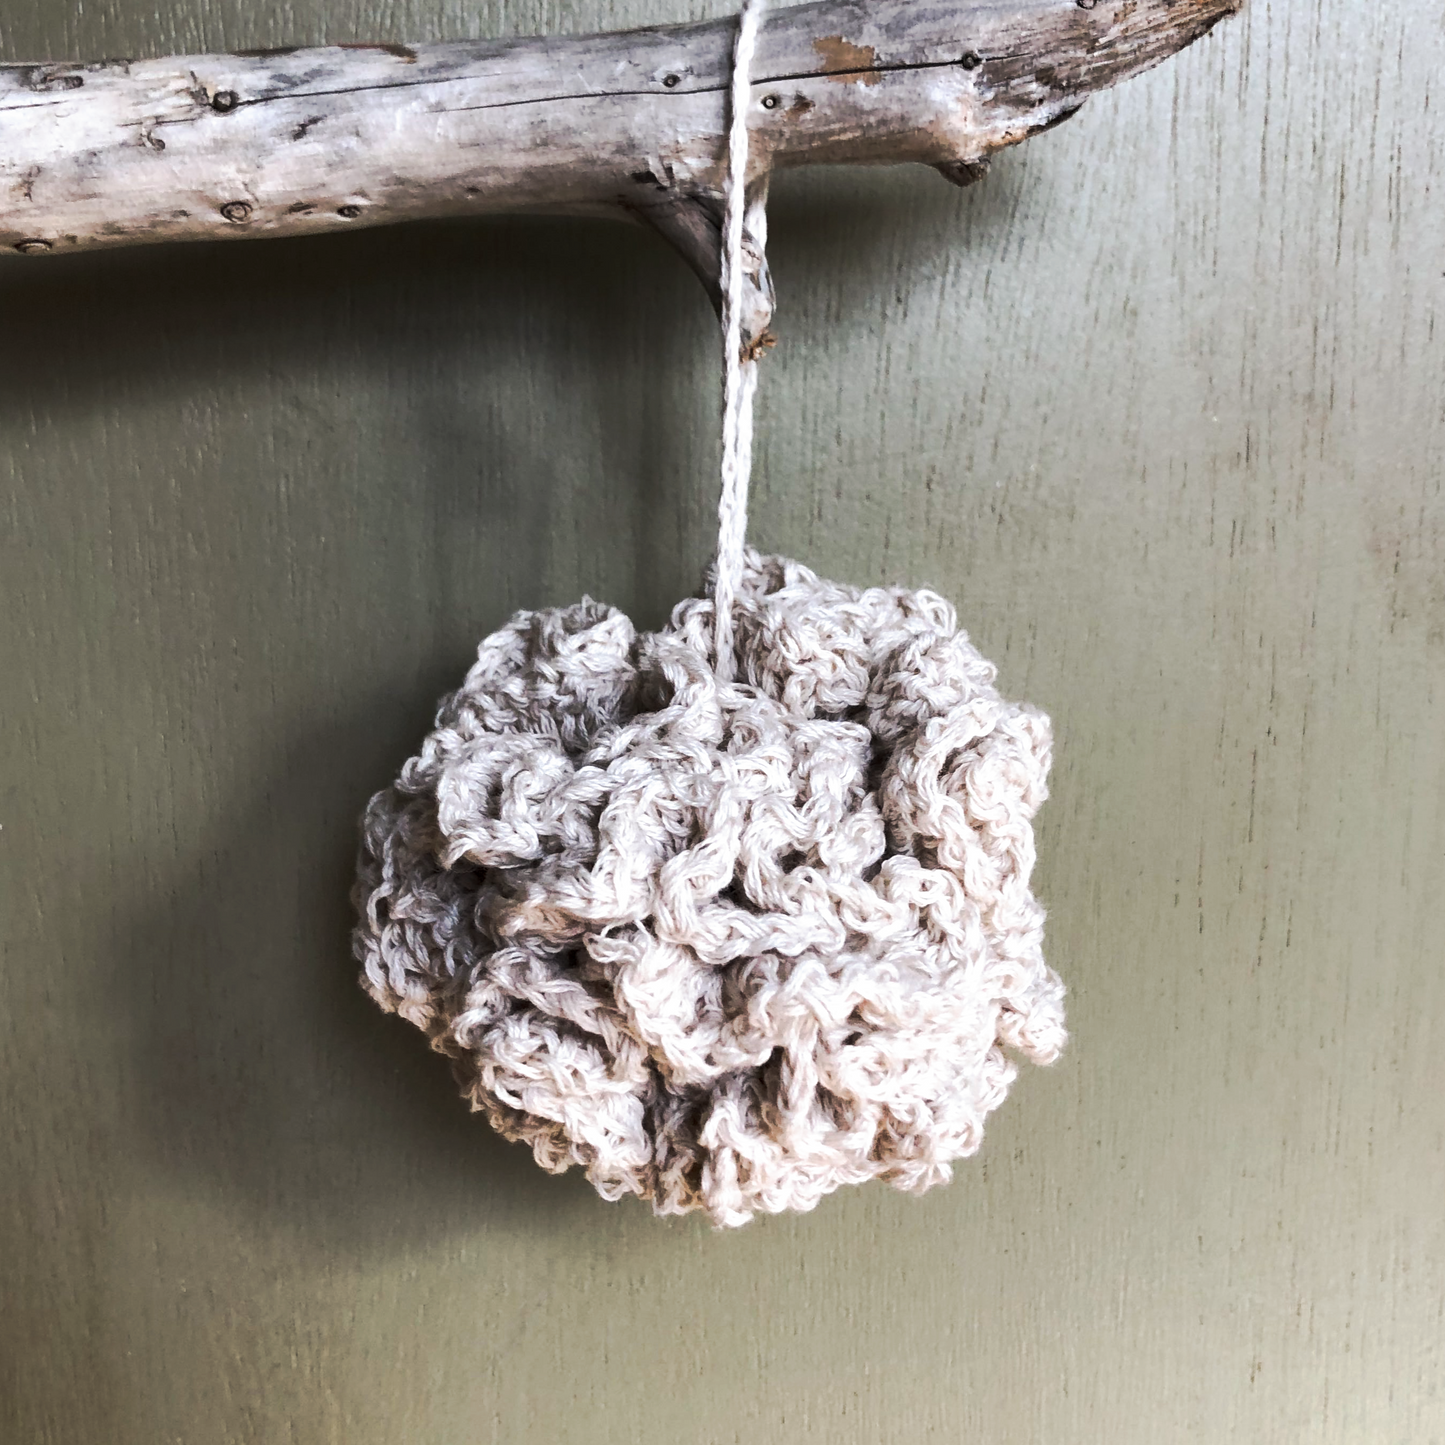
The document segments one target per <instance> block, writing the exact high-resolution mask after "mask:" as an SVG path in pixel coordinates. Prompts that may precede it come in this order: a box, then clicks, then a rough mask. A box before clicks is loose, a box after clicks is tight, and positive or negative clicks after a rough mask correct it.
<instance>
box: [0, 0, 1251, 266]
mask: <svg viewBox="0 0 1445 1445" xmlns="http://www.w3.org/2000/svg"><path fill="white" fill-rule="evenodd" d="M1239 3H1240V0H1102V3H1097V4H1096V3H1093V0H1091V3H1090V4H1088V5H1087V6H1080V5H1078V4H1067V3H1061V0H1013V3H1011V4H1009V5H1007V6H1000V5H997V4H995V3H993V0H926V3H925V0H813V3H810V4H806V5H793V6H781V7H777V8H775V9H774V10H773V11H772V13H771V14H770V15H769V17H768V23H767V25H766V26H765V27H764V29H763V32H762V35H761V37H760V39H759V43H758V51H757V56H756V58H755V60H754V62H753V66H752V74H753V76H754V79H755V85H754V87H753V102H752V104H751V106H750V108H749V127H750V129H751V131H752V141H751V156H750V174H751V175H752V176H753V178H754V179H761V178H763V177H765V176H766V174H767V173H768V172H769V171H770V170H772V169H775V168H778V167H787V166H794V167H796V166H801V165H805V164H816V163H824V162H825V163H832V164H837V163H841V162H855V163H856V162H887V163H896V162H901V161H918V162H925V163H928V164H932V165H937V166H940V167H942V168H944V169H945V173H946V174H949V175H952V176H956V177H961V178H973V177H976V176H977V175H978V174H980V173H981V171H982V170H983V169H985V168H986V167H987V164H988V160H989V158H990V156H991V155H992V154H993V153H994V152H995V151H997V150H1000V149H1002V148H1004V147H1006V146H1010V145H1014V144H1017V143H1018V142H1019V141H1021V140H1024V139H1027V138H1028V137H1029V136H1031V135H1035V134H1037V133H1039V132H1040V131H1042V130H1047V129H1050V128H1052V127H1053V126H1054V125H1057V124H1058V123H1059V122H1060V121H1062V120H1064V119H1067V118H1068V117H1069V116H1070V115H1072V114H1074V113H1075V112H1076V111H1077V110H1078V109H1079V107H1080V106H1082V105H1083V104H1084V102H1085V101H1086V100H1087V99H1088V98H1089V96H1091V95H1093V94H1095V93H1097V92H1099V91H1102V90H1105V89H1107V88H1108V87H1109V86H1111V85H1114V84H1116V83H1117V82H1119V81H1120V80H1124V79H1127V78H1128V77H1130V76H1132V75H1136V74H1139V73H1140V72H1142V71H1144V70H1147V69H1149V68H1151V67H1152V66H1154V65H1157V64H1158V63H1159V62H1160V61H1161V60H1162V59H1164V58H1166V57H1168V56H1169V55H1172V54H1173V53H1174V52H1175V51H1177V50H1180V49H1182V48H1183V47H1184V46H1186V45H1188V44H1190V43H1192V42H1193V41H1194V40H1197V39H1198V38H1199V37H1200V36H1202V35H1205V34H1207V33H1208V32H1209V31H1210V30H1211V29H1212V28H1213V27H1214V26H1215V25H1216V24H1217V23H1218V22H1219V21H1220V20H1222V19H1224V18H1225V17H1227V16H1229V15H1231V14H1233V13H1234V12H1235V10H1236V9H1237V8H1238V6H1239ZM735 30H736V23H735V21H734V20H732V19H731V18H725V19H723V20H720V21H708V22H703V23H701V24H690V25H674V26H651V27H646V28H643V29H636V30H630V31H626V30H625V31H618V32H612V33H607V34H600V35H588V36H581V37H567V36H550V35H542V36H532V37H528V38H525V39H505V40H493V41H486V42H479V41H453V42H450V43H448V44H419V45H407V44H400V43H396V42H380V43H362V44H348V45H335V46H329V47H310V48H307V47H295V46H281V47H274V48H268V49H264V50H260V51H242V52H239V53H235V54H219V55H216V54H212V55H184V56H168V57H165V58H162V59H142V60H95V61H89V62H84V61H78V60H66V59H61V60H52V61H44V62H37V63H31V64H24V65H13V64H11V65H6V64H0V254H3V253H5V252H9V253H12V254H15V253H18V254H21V255H27V256H40V255H47V254H52V253H56V252H62V253H63V252H66V251H73V250H83V249H89V248H92V247H96V246H107V245H120V244H132V243H136V242H141V241H162V240H169V241H174V240H181V239H187V238H190V239H195V238H207V239H220V240H229V239H238V238H246V237H256V236H267V235H269V236H284V235H293V234H294V235H307V234H315V233H316V232H318V231H324V230H328V229H331V230H335V229H337V228H339V227H344V226H349V225H353V226H354V225H377V224H381V223H385V222H395V221H399V220H407V219H415V218H418V217H423V218H425V217H433V218H434V217H440V216H454V215H469V214H478V213H486V212H489V211H499V210H513V211H517V210H527V211H537V210H564V211H571V212H584V213H585V212H586V211H587V210H589V209H603V210H610V209H622V210H625V211H628V212H632V213H642V214H647V213H648V212H651V211H654V210H656V209H658V208H659V207H664V208H667V209H673V208H676V207H677V206H689V205H692V206H696V205H697V204H699V203H703V204H704V205H705V206H706V209H707V210H708V212H709V213H716V212H720V211H721V208H722V196H723V190H724V171H725V165H724V159H723V158H724V154H725V146H724V140H723V138H724V129H725V104H724V98H725V95H726V91H727V85H728V76H729V74H730V69H731V56H732V42H733V36H734V32H735ZM713 269H714V270H715V269H716V267H714V268H713Z"/></svg>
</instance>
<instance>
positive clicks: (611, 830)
mask: <svg viewBox="0 0 1445 1445" xmlns="http://www.w3.org/2000/svg"><path fill="white" fill-rule="evenodd" d="M733 621H734V626H735V643H736V670H737V680H736V681H728V680H726V679H723V678H720V677H719V676H718V674H717V671H716V669H715V667H714V654H713V649H714V618H713V604H712V602H711V600H710V599H691V600H688V601H685V602H682V603H680V604H679V605H678V606H677V608H676V609H675V610H674V612H673V615H672V618H671V621H670V623H669V624H668V625H667V626H666V627H665V628H663V629H662V630H661V631H659V632H655V633H641V634H639V633H637V632H636V631H635V630H634V628H633V626H632V624H631V622H630V621H629V620H628V619H627V617H626V616H624V615H623V614H622V613H621V612H619V611H617V610H615V609H614V608H610V607H606V606H603V605H602V604H600V603H596V602H592V601H590V600H587V599H584V600H583V601H582V602H580V603H578V604H576V605H575V606H572V607H566V608H559V609H549V610H544V611H537V612H519V613H518V614H517V615H516V616H515V617H514V618H513V619H512V620H511V622H510V623H508V624H507V625H506V626H505V627H503V628H502V629H501V630H500V631H498V632H496V633H494V634H493V635H492V636H491V637H489V638H487V639H486V640H485V641H484V642H483V643H482V644H481V647H480V650H479V652H478V657H477V662H476V664H475V666H473V668H472V669H471V671H470V672H469V673H468V674H467V677H466V680H465V682H464V683H463V684H462V686H461V687H460V689H458V691H456V692H455V693H453V694H451V695H450V696H449V697H447V698H445V699H444V700H443V702H442V704H441V708H440V711H439V713H438V715H437V720H436V728H435V731H433V732H432V733H431V734H430V736H429V737H428V738H427V739H426V741H425V742H424V743H423V745H422V748H421V751H420V752H419V753H418V754H417V756H415V757H414V758H412V759H411V760H410V761H409V762H408V763H407V764H406V765H405V767H404V768H403V769H402V771H401V775H400V777H399V779H398V780H397V782H396V784H395V785H394V786H393V787H391V788H388V789H386V790H385V791H383V792H381V793H378V794H377V795H376V797H375V798H373V799H372V801H371V804H370V806H369V807H368V809H367V812H366V815H365V818H364V822H363V841H362V850H361V863H360V878H359V882H358V885H357V890H356V903H357V907H358V913H359V918H360V921H359V923H358V926H357V929H356V933H355V947H356V953H357V957H358V959H359V960H360V962H361V964H362V982H363V986H364V987H365V988H366V990H367V991H368V992H369V993H370V994H371V996H372V997H373V998H374V999H375V1000H376V1001H377V1003H379V1004H380V1005H381V1006H382V1008H384V1009H387V1010H389V1011H394V1012H396V1013H398V1014H400V1015H401V1016H402V1017H403V1018H405V1019H407V1020H409V1021H410V1022H411V1023H413V1024H415V1025H416V1026H417V1027H418V1028H420V1029H422V1030H423V1031H424V1032H425V1033H426V1035H427V1037H428V1038H429V1039H430V1041H431V1044H432V1047H433V1048H435V1049H437V1050H439V1051H440V1052H442V1053H444V1054H446V1055H447V1056H448V1057H449V1058H450V1059H451V1060H452V1064H453V1068H454V1071H455V1073H456V1076H457V1079H458V1080H459V1082H460V1084H461V1087H462V1091H463V1093H464V1095H465V1096H466V1098H467V1099H468V1100H469V1101H470V1103H471V1105H472V1107H473V1108H474V1109H478V1110H480V1111H482V1112H484V1113H485V1114H486V1116H487V1118H488V1119H489V1120H490V1122H491V1123H492V1125H493V1127H494V1128H496V1129H497V1130H498V1131H499V1132H500V1133H501V1134H503V1135H505V1136H506V1137H507V1138H509V1139H520V1140H525V1141H526V1142H527V1143H528V1144H530V1145H531V1147H532V1151H533V1153H534V1155H535V1157H536V1160H537V1162H538V1163H539V1164H540V1165H541V1166H542V1167H543V1168H544V1169H548V1170H551V1171H553V1172H561V1171H562V1170H565V1169H567V1168H569V1167H571V1166H573V1165H576V1166H579V1167H580V1168H582V1169H584V1170H585V1171H586V1173H587V1177H588V1178H589V1179H590V1180H591V1181H592V1183H593V1184H594V1185H595V1186H596V1188H597V1190H598V1192H599V1193H601V1194H602V1195H603V1196H604V1197H605V1198H607V1199H617V1198H619V1197H622V1196H624V1195H637V1196H640V1197H641V1198H643V1199H646V1200H649V1201H650V1202H651V1204H652V1206H653V1208H654V1209H655V1210H656V1211H657V1212H658V1213H659V1214H674V1213H682V1212H685V1211H689V1210H694V1209H702V1210H706V1211H707V1213H708V1214H709V1215H710V1216H711V1218H712V1219H713V1220H714V1221H715V1222H716V1223H717V1224H720V1225H736V1224H741V1223H743V1222H745V1221H746V1220H748V1219H749V1218H750V1217H751V1216H752V1215H753V1214H754V1213H756V1212H760V1211H761V1212H768V1213H772V1212H776V1211H779V1210H786V1209H810V1208H812V1207H813V1206H814V1205H815V1204H816V1203H817V1202H818V1200H819V1199H820V1198H821V1197H822V1196H823V1195H825V1194H827V1193H829V1192H830V1191H832V1190H834V1189H836V1188H838V1187H839V1186H840V1185H843V1184H854V1183H861V1182H863V1181H865V1180H869V1179H884V1180H887V1181H888V1182H889V1183H891V1184H893V1185H895V1186H897V1187H898V1188H900V1189H905V1190H911V1191H916V1192H917V1191H922V1190H925V1189H927V1188H929V1187H930V1186H931V1185H934V1184H936V1183H939V1182H940V1181H943V1180H946V1179H947V1178H948V1177H949V1175H950V1167H949V1165H950V1161H952V1160H954V1159H957V1158H960V1157H962V1156H965V1155H969V1154H972V1153H973V1152H974V1151H975V1150H976V1149H977V1148H978V1147H979V1143H980V1141H981V1138H982V1133H983V1123H984V1118H985V1116H986V1115H987V1114H988V1113H989V1112H990V1111H991V1110H992V1109H994V1108H996V1107H997V1106H998V1105H999V1104H1000V1103H1001V1102H1002V1101H1003V1098H1004V1096H1005V1093H1006V1092H1007V1089H1008V1087H1009V1084H1010V1083H1011V1081H1012V1080H1013V1078H1014V1075H1015V1072H1016V1067H1015V1064H1014V1062H1013V1059H1012V1058H1011V1057H1010V1054H1011V1053H1012V1054H1016V1055H1020V1056H1022V1057H1024V1058H1027V1059H1031V1060H1034V1061H1036V1062H1039V1063H1047V1062H1050V1061H1051V1060H1053V1059H1054V1058H1055V1057H1056V1056H1057V1055H1058V1053H1059V1050H1060V1048H1061V1047H1062V1045H1063V1043H1064V1038H1065V1035H1064V1027H1063V1010H1062V997H1063V987H1062V985H1061V983H1060V982H1059V979H1058V978H1057V976H1056V975H1055V974H1054V973H1053V972H1052V971H1051V970H1050V969H1049V968H1048V967H1047V966H1046V965H1045V963H1044V961H1043V957H1042V955H1041V952H1040V946H1041V939H1042V925H1043V910H1042V909H1041V908H1040V906H1039V904H1038V903H1037V902H1036V901H1035V899H1034V897H1033V895H1032V893H1031V892H1030V889H1029V875H1030V871H1031V869H1032V866H1033V862H1034V840H1033V831H1032V827H1031V820H1032V818H1033V816H1034V813H1035V810H1036V809H1037V808H1038V807H1039V805H1040V803H1042V802H1043V800H1044V798H1045V796H1046V787H1045V780H1046V777H1047V773H1048V768H1049V760H1050V730H1049V723H1048V719H1047V718H1046V717H1044V716H1043V715H1042V714H1041V713H1039V712H1036V711H1034V710H1033V709H1031V708H1028V707H1024V706H1018V705H1015V704H1012V703H1009V702H1006V701H1004V700H1003V698H1002V697H1000V695H999V693H998V691H997V689H996V688H995V687H994V668H993V667H992V665H991V664H990V663H988V662H987V661H985V659H984V658H983V657H981V656H980V655H979V653H978V652H977V650H976V649H975V648H974V647H973V646H972V645H971V644H970V642H969V640H968V638H967V636H966V635H965V634H964V633H963V632H961V631H959V630H958V628H957V624H956V621H955V617H954V612H953V609H952V608H951V607H950V605H949V604H948V603H947V602H945V601H944V600H943V599H942V598H941V597H939V596H937V595H936V594H934V593H932V592H929V591H909V590H907V589H904V588H886V589H884V588H870V589H868V590H866V591H863V590H859V589H857V588H854V587H847V586H842V585H839V584H837V583H833V582H826V581H821V580H819V579H818V578H817V577H816V576H815V575H814V574H813V573H812V572H810V571H809V570H808V569H807V568H805V567H802V566H799V565H798V564H797V563H794V562H789V561H785V560H783V559H781V558H776V557H761V556H759V555H758V554H757V553H756V552H754V551H751V550H748V551H747V552H746V553H745V554H744V557H743V569H742V575H741V579H740V583H739V586H738V588H737V598H736V603H735V606H734V613H733Z"/></svg>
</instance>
